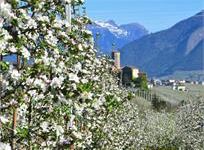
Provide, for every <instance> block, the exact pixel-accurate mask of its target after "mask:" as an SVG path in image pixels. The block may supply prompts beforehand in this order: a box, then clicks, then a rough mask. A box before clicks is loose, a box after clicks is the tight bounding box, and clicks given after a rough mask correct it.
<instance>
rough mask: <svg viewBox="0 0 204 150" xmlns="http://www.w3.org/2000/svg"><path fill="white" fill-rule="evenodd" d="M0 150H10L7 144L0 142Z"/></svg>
mask: <svg viewBox="0 0 204 150" xmlns="http://www.w3.org/2000/svg"><path fill="white" fill-rule="evenodd" d="M0 149H1V150H11V146H10V145H9V144H8V143H2V142H0Z"/></svg>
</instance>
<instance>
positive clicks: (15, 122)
mask: <svg viewBox="0 0 204 150" xmlns="http://www.w3.org/2000/svg"><path fill="white" fill-rule="evenodd" d="M16 61H17V62H16V68H17V70H18V71H19V70H20V64H21V57H20V55H19V54H17V60H16ZM17 117H18V109H17V108H16V106H14V108H13V124H12V141H11V147H12V149H16V148H15V145H16V141H15V130H16V127H17Z"/></svg>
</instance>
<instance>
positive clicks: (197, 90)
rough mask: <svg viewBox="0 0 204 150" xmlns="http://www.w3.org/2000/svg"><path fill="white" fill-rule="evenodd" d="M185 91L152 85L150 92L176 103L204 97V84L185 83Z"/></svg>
mask: <svg viewBox="0 0 204 150" xmlns="http://www.w3.org/2000/svg"><path fill="white" fill-rule="evenodd" d="M186 87H187V91H185V92H183V91H177V90H172V88H171V87H163V86H161V87H154V88H153V90H152V92H155V93H156V94H157V95H159V96H160V97H162V99H164V100H165V101H167V102H170V103H171V104H173V105H178V104H179V103H180V102H182V101H187V100H197V99H198V97H204V86H202V85H191V84H186Z"/></svg>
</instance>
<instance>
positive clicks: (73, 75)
mask: <svg viewBox="0 0 204 150" xmlns="http://www.w3.org/2000/svg"><path fill="white" fill-rule="evenodd" d="M69 81H74V82H76V83H79V77H78V76H77V74H74V73H70V74H69Z"/></svg>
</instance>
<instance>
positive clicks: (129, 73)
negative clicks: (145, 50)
mask: <svg viewBox="0 0 204 150" xmlns="http://www.w3.org/2000/svg"><path fill="white" fill-rule="evenodd" d="M121 77H122V84H123V85H125V86H130V85H131V83H132V81H133V80H134V79H136V78H138V77H139V69H137V68H135V67H130V66H125V67H123V68H122V70H121Z"/></svg>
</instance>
